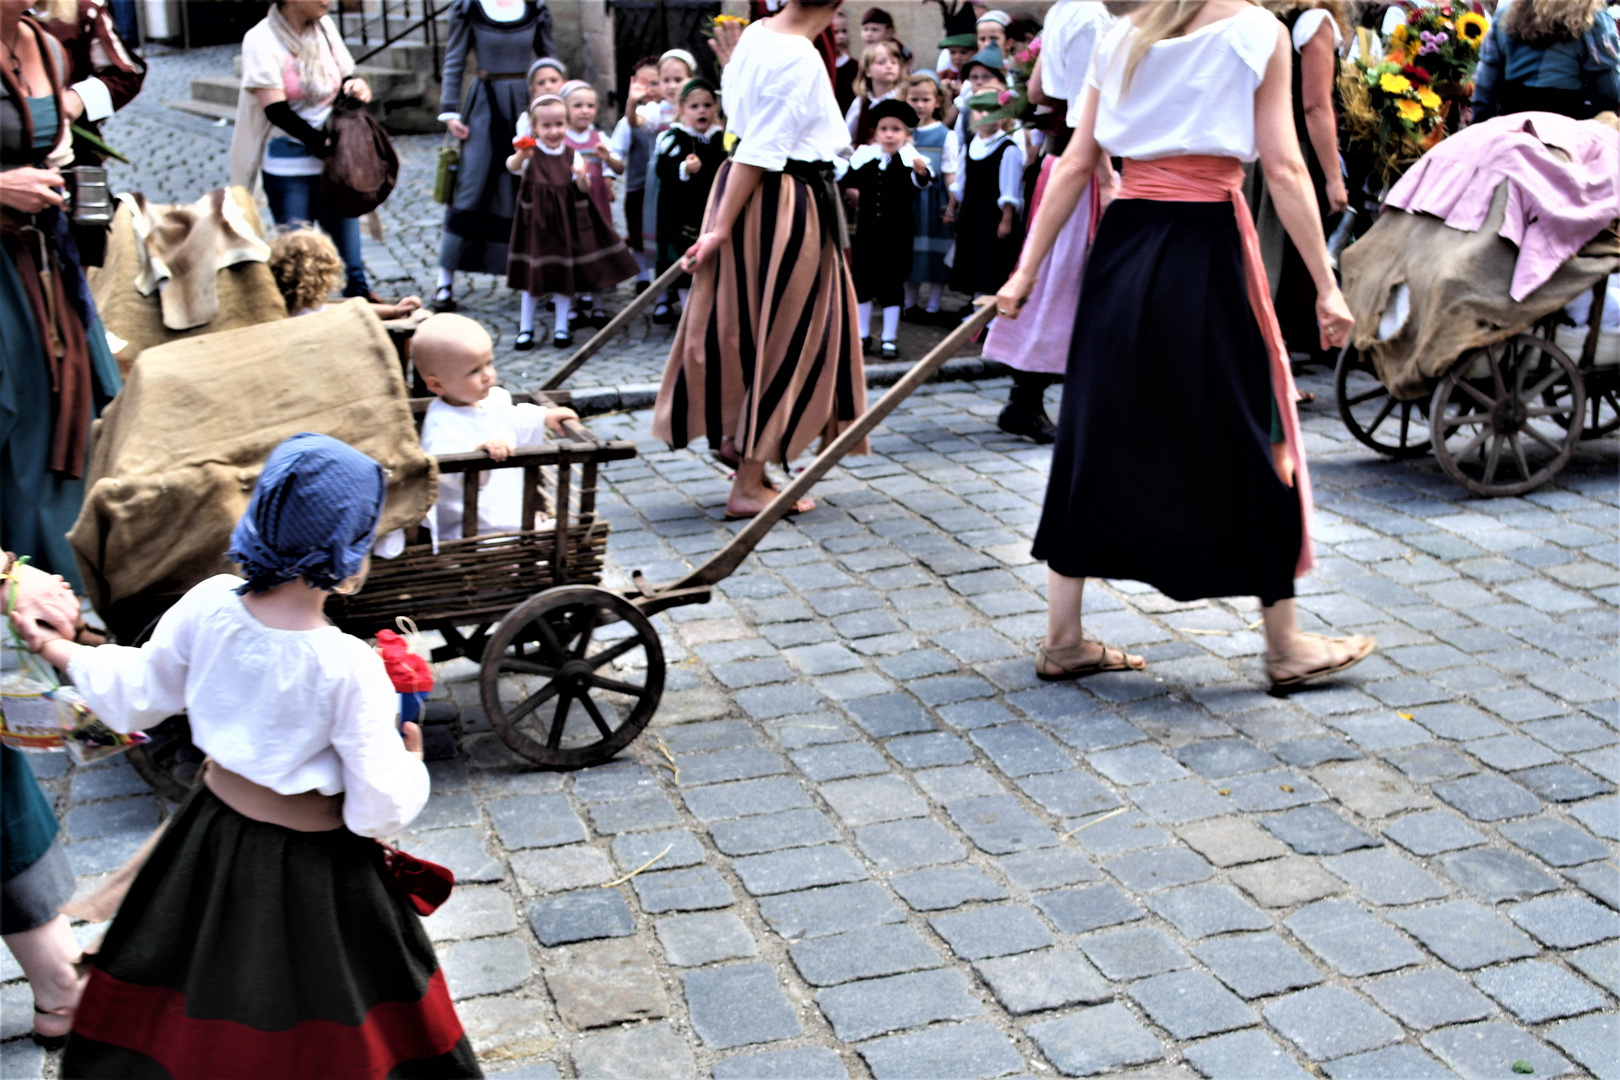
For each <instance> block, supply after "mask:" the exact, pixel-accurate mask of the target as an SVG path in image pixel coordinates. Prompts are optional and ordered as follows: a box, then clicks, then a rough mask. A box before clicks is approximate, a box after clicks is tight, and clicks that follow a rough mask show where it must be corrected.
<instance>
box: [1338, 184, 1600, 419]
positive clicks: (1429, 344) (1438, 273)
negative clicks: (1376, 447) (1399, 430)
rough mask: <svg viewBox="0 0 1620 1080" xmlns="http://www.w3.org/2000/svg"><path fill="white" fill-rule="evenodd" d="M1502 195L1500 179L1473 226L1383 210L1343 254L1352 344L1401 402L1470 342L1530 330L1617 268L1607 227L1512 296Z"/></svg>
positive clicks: (1513, 259) (1513, 256) (1510, 247)
mask: <svg viewBox="0 0 1620 1080" xmlns="http://www.w3.org/2000/svg"><path fill="white" fill-rule="evenodd" d="M1507 197H1508V190H1507V183H1506V182H1505V181H1504V182H1503V183H1502V184H1501V185H1500V186H1499V187H1497V189H1496V195H1495V197H1494V198H1493V199H1492V201H1491V212H1490V213H1489V214H1488V215H1486V218H1485V224H1484V225H1482V226H1481V227H1480V229H1479V231H1478V232H1471V233H1470V232H1463V231H1462V230H1460V229H1453V228H1451V227H1450V226H1449V225H1447V224H1446V223H1445V222H1443V221H1441V220H1440V219H1439V218H1437V217H1434V216H1432V215H1430V214H1408V213H1406V212H1405V211H1401V210H1388V211H1385V213H1384V214H1383V216H1381V217H1380V218H1379V219H1378V220H1377V221H1376V222H1375V223H1374V224H1373V227H1372V228H1371V229H1368V230H1367V234H1366V235H1365V236H1363V237H1362V238H1361V239H1360V240H1357V241H1356V242H1355V243H1354V244H1352V245H1350V247H1348V248H1346V249H1345V251H1344V254H1343V256H1341V261H1340V266H1341V269H1342V270H1343V277H1344V284H1343V288H1344V298H1345V301H1346V302H1347V303H1349V305H1350V313H1351V314H1352V315H1354V316H1355V318H1356V332H1355V338H1354V341H1355V346H1356V350H1357V351H1358V352H1360V353H1361V355H1362V357H1363V358H1364V359H1367V360H1370V361H1372V364H1373V367H1374V369H1375V370H1376V371H1377V373H1378V378H1379V381H1381V382H1382V383H1383V384H1384V386H1385V387H1386V388H1387V389H1388V390H1389V392H1390V394H1391V395H1393V396H1394V397H1396V398H1398V399H1399V400H1401V401H1413V400H1416V399H1417V398H1421V397H1424V396H1425V395H1427V394H1428V393H1429V392H1430V391H1431V390H1432V389H1433V387H1434V380H1436V379H1438V378H1440V377H1442V376H1444V375H1445V374H1446V372H1447V371H1449V370H1450V368H1451V365H1452V364H1453V363H1455V362H1456V360H1457V359H1458V357H1460V356H1462V355H1463V354H1464V353H1466V352H1468V351H1469V350H1470V349H1477V348H1480V347H1482V346H1485V345H1490V344H1493V343H1495V342H1498V341H1502V340H1503V339H1505V338H1508V337H1512V336H1513V335H1514V334H1518V333H1522V332H1524V331H1526V330H1528V329H1530V327H1531V326H1533V325H1534V324H1535V322H1536V320H1537V319H1540V318H1541V317H1542V316H1544V315H1547V314H1549V313H1551V312H1553V311H1557V310H1558V309H1559V308H1561V307H1563V306H1564V305H1565V304H1567V303H1569V302H1570V301H1571V300H1573V299H1575V297H1577V296H1579V295H1580V294H1581V293H1583V292H1585V291H1586V290H1588V289H1590V288H1591V287H1592V286H1593V285H1595V284H1597V281H1598V279H1599V278H1601V277H1605V276H1607V275H1608V274H1610V273H1613V272H1614V270H1615V269H1616V268H1620V238H1617V237H1616V235H1615V232H1614V229H1613V228H1610V229H1608V230H1606V231H1605V232H1604V233H1602V234H1601V235H1599V236H1598V237H1597V238H1596V239H1594V240H1592V241H1591V242H1590V243H1588V244H1587V245H1586V246H1585V247H1583V248H1581V250H1580V251H1578V252H1577V253H1576V254H1575V255H1574V257H1573V258H1570V259H1568V260H1567V261H1565V263H1564V264H1563V265H1562V266H1560V267H1559V268H1558V269H1557V271H1555V272H1554V273H1553V276H1552V277H1551V278H1549V279H1548V280H1547V281H1546V282H1544V283H1543V284H1542V285H1541V286H1540V287H1539V288H1537V289H1536V290H1535V291H1534V292H1532V293H1530V295H1528V296H1526V297H1525V298H1524V299H1523V300H1518V301H1516V300H1514V299H1513V298H1512V297H1511V296H1510V295H1509V294H1508V289H1509V286H1511V285H1512V283H1513V267H1514V264H1515V263H1517V262H1518V258H1519V249H1518V248H1517V247H1516V246H1515V245H1514V244H1513V243H1511V242H1510V241H1507V240H1504V239H1502V237H1500V236H1498V235H1497V233H1498V232H1499V230H1500V229H1501V228H1502V219H1503V216H1504V215H1505V213H1506V208H1507ZM1403 284H1404V285H1405V286H1406V287H1407V297H1408V299H1409V301H1410V305H1411V306H1410V311H1409V313H1408V314H1407V315H1406V318H1405V320H1404V321H1403V322H1401V323H1400V325H1399V328H1398V329H1394V330H1393V332H1392V333H1390V334H1389V336H1388V337H1386V338H1380V337H1379V333H1380V326H1379V323H1380V321H1381V320H1383V318H1384V314H1385V312H1386V310H1388V309H1389V308H1390V307H1391V305H1392V304H1393V303H1394V302H1395V299H1396V292H1397V290H1398V288H1399V287H1400V286H1401V285H1403ZM1392 321H1393V320H1392ZM1571 359H1573V360H1577V361H1578V360H1579V359H1580V358H1579V357H1571Z"/></svg>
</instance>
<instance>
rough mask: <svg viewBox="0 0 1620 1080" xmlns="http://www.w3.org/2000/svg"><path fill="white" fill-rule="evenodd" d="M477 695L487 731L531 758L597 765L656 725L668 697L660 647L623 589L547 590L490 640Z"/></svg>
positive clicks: (565, 765)
mask: <svg viewBox="0 0 1620 1080" xmlns="http://www.w3.org/2000/svg"><path fill="white" fill-rule="evenodd" d="M480 691H481V694H482V697H483V702H484V711H485V713H487V714H488V716H489V722H490V724H491V726H493V727H494V728H495V731H496V733H497V734H498V735H500V737H501V739H502V740H503V741H505V743H506V745H508V746H510V747H511V748H512V749H513V750H516V751H517V752H518V753H519V754H522V755H523V756H524V757H526V758H528V759H529V760H530V761H532V762H534V763H535V764H537V765H544V766H546V767H548V768H553V769H580V768H584V767H586V766H588V765H598V764H600V763H602V762H604V761H607V760H608V759H609V758H611V757H612V756H613V755H614V754H616V753H618V752H619V751H620V750H622V749H624V748H625V747H626V746H628V745H629V744H630V743H631V741H632V740H634V739H635V737H636V736H637V735H639V734H641V729H642V728H644V727H646V726H647V722H648V721H650V720H651V719H652V715H653V712H654V711H655V710H656V709H657V708H658V700H659V698H660V697H662V696H663V693H664V649H663V646H662V645H660V644H659V641H658V631H657V630H656V629H654V628H653V625H652V623H651V622H649V621H648V620H647V617H646V616H645V615H643V614H642V613H641V611H640V609H638V608H637V607H636V606H635V605H634V604H632V603H630V601H628V600H626V599H625V598H624V597H622V596H620V595H618V594H617V593H614V592H610V591H609V590H607V589H601V588H597V587H595V586H590V585H574V586H564V587H561V588H556V589H548V590H546V591H545V592H543V593H539V594H537V595H535V596H532V597H530V598H529V599H528V600H525V601H524V602H523V603H521V604H519V605H518V606H517V607H515V608H513V609H512V610H511V611H510V612H508V613H507V616H506V618H504V619H502V620H501V622H500V625H498V626H497V627H496V628H495V631H494V633H492V634H491V635H490V638H489V643H488V645H486V646H485V649H484V660H483V665H482V672H481V679H480Z"/></svg>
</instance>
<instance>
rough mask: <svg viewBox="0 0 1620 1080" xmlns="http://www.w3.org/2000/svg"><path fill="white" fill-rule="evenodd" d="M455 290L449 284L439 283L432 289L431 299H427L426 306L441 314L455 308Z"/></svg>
mask: <svg viewBox="0 0 1620 1080" xmlns="http://www.w3.org/2000/svg"><path fill="white" fill-rule="evenodd" d="M456 306H457V305H456V290H455V288H454V287H452V286H450V285H440V286H439V287H438V288H437V289H435V290H434V291H433V299H432V300H429V301H428V307H430V308H432V309H433V310H434V311H436V312H439V313H440V314H443V313H444V312H448V311H454V310H456Z"/></svg>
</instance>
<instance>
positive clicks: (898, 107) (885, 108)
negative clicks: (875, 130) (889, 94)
mask: <svg viewBox="0 0 1620 1080" xmlns="http://www.w3.org/2000/svg"><path fill="white" fill-rule="evenodd" d="M885 116H892V117H894V118H895V119H896V120H898V121H900V122H901V123H902V124H904V125H906V127H908V128H914V127H916V126H917V110H916V109H913V108H912V107H911V106H910V105H907V104H906V103H905V102H903V101H901V100H900V99H898V98H884V99H883V100H882V101H880V102H878V103H877V104H876V105H873V106H872V107H871V108H870V109H868V110H866V118H867V119H868V120H870V121H872V125H873V126H874V127H876V126H877V122H878V121H879V120H882V119H883V118H884V117H885Z"/></svg>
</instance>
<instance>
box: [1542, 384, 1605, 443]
mask: <svg viewBox="0 0 1620 1080" xmlns="http://www.w3.org/2000/svg"><path fill="white" fill-rule="evenodd" d="M1581 374H1582V375H1583V376H1584V379H1583V383H1584V386H1585V390H1586V408H1585V409H1584V410H1582V412H1581V438H1583V439H1600V438H1602V437H1603V436H1605V435H1607V434H1609V433H1610V432H1612V431H1614V430H1616V429H1620V368H1612V367H1611V368H1597V369H1592V368H1588V369H1586V370H1584V371H1582V372H1581ZM1541 400H1542V401H1543V403H1545V404H1547V405H1554V406H1557V408H1558V412H1557V413H1555V414H1554V415H1553V419H1555V420H1557V421H1558V422H1559V423H1560V424H1561V425H1563V426H1564V427H1566V428H1567V427H1569V426H1571V425H1572V424H1573V423H1574V422H1575V419H1574V416H1573V415H1572V413H1571V409H1570V404H1571V403H1570V394H1569V389H1568V387H1566V386H1564V385H1563V384H1562V383H1559V384H1555V385H1553V386H1550V387H1548V388H1547V390H1546V392H1545V393H1543V394H1542V395H1541Z"/></svg>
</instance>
